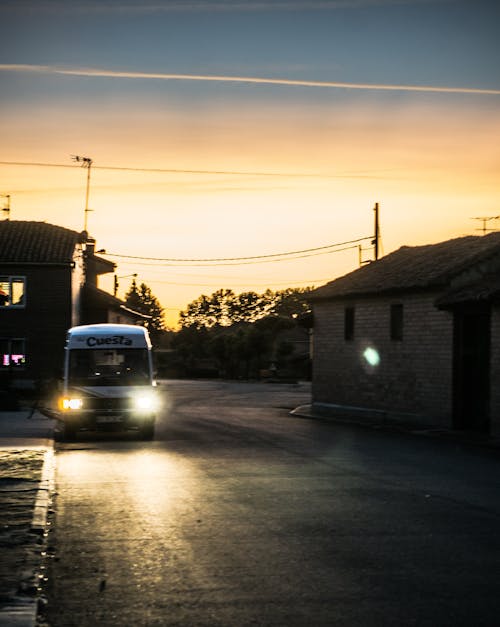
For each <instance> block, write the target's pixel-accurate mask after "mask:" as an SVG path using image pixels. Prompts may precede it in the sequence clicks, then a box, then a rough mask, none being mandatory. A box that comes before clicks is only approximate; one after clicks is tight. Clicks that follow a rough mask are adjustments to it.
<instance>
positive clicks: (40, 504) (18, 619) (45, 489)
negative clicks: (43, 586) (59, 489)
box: [0, 441, 55, 627]
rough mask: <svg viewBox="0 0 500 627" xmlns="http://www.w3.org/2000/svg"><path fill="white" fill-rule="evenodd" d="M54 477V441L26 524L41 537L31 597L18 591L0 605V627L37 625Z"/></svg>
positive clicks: (46, 453) (49, 449) (33, 574)
mask: <svg viewBox="0 0 500 627" xmlns="http://www.w3.org/2000/svg"><path fill="white" fill-rule="evenodd" d="M54 479H55V456H54V443H53V441H52V445H49V448H47V450H46V451H45V455H44V460H43V466H42V474H41V478H40V482H39V485H38V489H37V492H36V497H35V505H34V508H33V517H32V520H31V525H30V532H31V533H34V534H37V535H39V536H40V537H42V538H43V540H42V543H41V544H40V545H39V546H40V552H39V554H38V555H37V560H36V561H37V564H36V565H35V566H34V568H33V570H32V572H31V577H30V579H31V581H33V582H34V583H33V589H34V594H33V596H28V595H22V594H19V595H18V596H16V597H15V598H14V599H13V600H12V602H11V603H9V604H6V605H4V606H3V607H2V608H0V627H35V626H36V624H37V616H38V604H39V599H40V586H39V582H40V581H41V580H42V579H43V576H44V575H43V570H44V567H43V564H42V562H43V553H44V549H45V544H46V537H47V531H48V527H49V525H50V522H48V521H47V514H48V510H49V507H50V505H51V503H52V495H53V493H54V485H55V483H54Z"/></svg>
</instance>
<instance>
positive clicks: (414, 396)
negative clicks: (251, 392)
mask: <svg viewBox="0 0 500 627" xmlns="http://www.w3.org/2000/svg"><path fill="white" fill-rule="evenodd" d="M499 271H500V233H492V234H490V235H487V236H483V237H474V236H470V237H461V238H458V239H453V240H449V241H446V242H441V243H439V244H434V245H427V246H416V247H408V246H404V247H402V248H400V249H399V250H397V251H395V252H394V253H392V254H390V255H387V256H386V257H384V258H382V259H380V260H378V261H376V262H373V263H371V264H369V265H367V266H364V267H362V268H360V269H358V270H355V271H354V272H351V273H350V274H347V275H345V276H343V277H340V278H339V279H336V280H334V281H332V282H330V283H328V284H326V285H324V286H323V287H320V288H318V289H317V290H316V291H315V292H313V294H312V297H311V300H312V302H313V310H314V342H313V387H312V390H313V391H312V394H313V406H314V407H315V408H316V409H318V410H320V411H325V412H337V413H342V414H344V415H346V414H359V415H370V414H371V415H380V416H386V417H398V416H402V415H404V416H405V418H407V419H408V418H409V419H411V420H414V421H415V422H420V423H422V424H424V423H425V424H434V425H436V426H444V427H454V428H456V429H465V430H473V431H481V432H490V433H494V434H497V435H498V434H500V386H498V385H497V384H496V382H497V381H500V272H499Z"/></svg>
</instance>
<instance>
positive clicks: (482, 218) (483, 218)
mask: <svg viewBox="0 0 500 627" xmlns="http://www.w3.org/2000/svg"><path fill="white" fill-rule="evenodd" d="M499 218H500V216H480V217H476V218H471V220H480V221H481V222H482V223H483V226H482V228H480V229H476V231H482V232H483V235H486V233H488V231H498V229H488V228H487V226H486V224H487V223H488V222H490V221H491V220H498V219H499Z"/></svg>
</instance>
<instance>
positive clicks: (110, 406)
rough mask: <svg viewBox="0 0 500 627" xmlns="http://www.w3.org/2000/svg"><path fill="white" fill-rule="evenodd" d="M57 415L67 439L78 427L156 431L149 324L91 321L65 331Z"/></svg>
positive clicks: (147, 433)
mask: <svg viewBox="0 0 500 627" xmlns="http://www.w3.org/2000/svg"><path fill="white" fill-rule="evenodd" d="M63 380H64V383H63V395H62V396H61V398H60V399H59V403H58V413H57V419H58V420H59V421H60V422H61V423H62V427H63V436H64V439H66V440H71V439H73V438H74V437H75V435H76V432H77V431H78V430H79V429H89V430H111V429H114V430H122V429H136V430H137V431H138V432H139V434H140V436H141V438H142V439H145V440H150V439H152V438H153V436H154V430H155V419H156V410H157V409H158V395H157V393H156V389H155V386H156V382H155V381H154V376H153V361H152V350H151V341H150V339H149V334H148V331H147V329H145V328H144V327H140V326H133V325H127V324H92V325H85V326H77V327H72V328H71V329H69V330H68V334H67V339H66V347H65V357H64V376H63Z"/></svg>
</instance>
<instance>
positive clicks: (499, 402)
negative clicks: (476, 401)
mask: <svg viewBox="0 0 500 627" xmlns="http://www.w3.org/2000/svg"><path fill="white" fill-rule="evenodd" d="M499 382H500V307H499V306H496V307H492V309H491V346H490V425H491V434H492V435H494V436H497V437H500V385H499Z"/></svg>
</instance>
